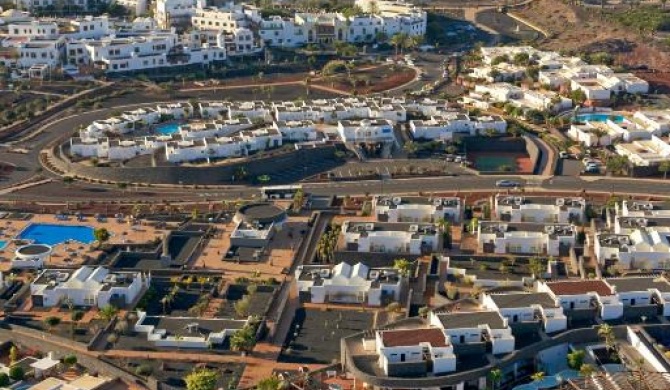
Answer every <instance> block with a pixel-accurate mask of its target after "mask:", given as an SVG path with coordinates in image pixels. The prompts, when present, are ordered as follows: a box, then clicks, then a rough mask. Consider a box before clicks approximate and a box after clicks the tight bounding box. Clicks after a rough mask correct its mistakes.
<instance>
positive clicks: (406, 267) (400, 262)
mask: <svg viewBox="0 0 670 390" xmlns="http://www.w3.org/2000/svg"><path fill="white" fill-rule="evenodd" d="M393 269H395V270H397V271H398V272H399V273H400V275H402V276H408V275H409V273H410V271H411V269H412V263H411V262H410V261H409V260H407V259H404V258H400V259H395V260H393Z"/></svg>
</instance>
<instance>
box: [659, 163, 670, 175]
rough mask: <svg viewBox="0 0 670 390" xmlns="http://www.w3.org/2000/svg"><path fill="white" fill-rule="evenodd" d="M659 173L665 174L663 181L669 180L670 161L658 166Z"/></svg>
mask: <svg viewBox="0 0 670 390" xmlns="http://www.w3.org/2000/svg"><path fill="white" fill-rule="evenodd" d="M658 171H659V172H663V179H667V178H668V171H670V160H665V161H663V162H661V164H660V165H659V166H658Z"/></svg>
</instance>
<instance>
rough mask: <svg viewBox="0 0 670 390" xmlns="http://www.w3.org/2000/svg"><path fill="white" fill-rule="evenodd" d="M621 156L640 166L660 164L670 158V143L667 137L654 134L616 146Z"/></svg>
mask: <svg viewBox="0 0 670 390" xmlns="http://www.w3.org/2000/svg"><path fill="white" fill-rule="evenodd" d="M614 150H615V151H616V153H617V154H619V155H620V156H624V157H626V158H628V161H630V162H631V164H633V165H636V166H640V167H649V166H657V165H660V164H661V163H662V162H664V161H668V160H670V143H669V142H668V139H666V138H660V137H657V136H652V137H651V139H648V140H637V141H633V142H631V143H621V144H617V145H615V146H614Z"/></svg>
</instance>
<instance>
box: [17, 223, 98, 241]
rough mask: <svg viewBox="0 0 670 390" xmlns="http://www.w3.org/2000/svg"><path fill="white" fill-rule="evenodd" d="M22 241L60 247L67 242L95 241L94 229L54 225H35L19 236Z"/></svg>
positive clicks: (28, 227)
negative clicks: (59, 245)
mask: <svg viewBox="0 0 670 390" xmlns="http://www.w3.org/2000/svg"><path fill="white" fill-rule="evenodd" d="M18 238H20V239H22V240H31V241H32V242H34V243H36V244H47V245H58V244H62V243H63V242H66V241H71V240H72V241H77V242H81V243H82V244H90V243H92V242H93V241H95V237H94V236H93V228H92V227H90V226H75V225H53V224H43V223H33V224H30V225H28V226H27V227H26V228H25V229H23V231H22V232H21V233H20V234H19V235H18Z"/></svg>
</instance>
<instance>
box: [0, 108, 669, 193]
mask: <svg viewBox="0 0 670 390" xmlns="http://www.w3.org/2000/svg"><path fill="white" fill-rule="evenodd" d="M157 103H158V102H156V103H146V104H141V105H129V106H119V107H115V108H105V109H100V110H94V111H89V112H85V113H81V114H77V115H72V116H68V117H65V118H62V119H60V120H58V121H56V122H53V123H51V124H50V125H48V126H45V127H44V128H43V129H40V131H39V133H35V134H33V135H32V136H31V137H30V139H29V140H26V141H18V142H17V143H16V144H14V145H13V146H14V147H23V148H26V149H28V153H27V154H17V153H11V152H9V150H8V149H7V148H5V149H2V150H0V160H3V161H8V162H11V163H15V164H16V165H17V166H19V167H21V170H20V171H19V172H17V173H16V174H17V176H19V177H20V178H21V180H24V177H29V176H32V175H34V174H35V173H36V172H37V169H38V168H39V167H40V163H39V153H40V150H41V149H43V148H44V147H45V146H47V145H48V144H49V143H51V142H53V141H54V140H55V139H57V138H59V137H62V136H65V135H67V134H70V133H72V132H73V130H74V129H76V128H78V127H79V126H80V125H81V124H86V123H90V122H91V121H93V120H96V119H102V118H105V117H107V116H109V114H110V112H111V111H114V110H118V109H123V108H127V107H140V106H155V105H156V104H157ZM40 174H41V175H43V176H46V177H47V178H53V179H55V180H54V182H53V183H51V184H45V185H41V186H36V187H33V188H27V189H24V190H20V191H17V192H14V193H8V194H5V195H3V199H6V200H21V201H22V200H27V199H30V200H35V201H41V202H49V201H52V202H66V201H85V200H116V201H118V200H122V199H124V200H125V199H127V200H128V201H134V200H147V199H148V198H152V199H163V200H172V201H178V200H183V201H198V200H200V201H203V200H206V199H207V200H216V199H220V198H238V197H247V196H251V195H254V194H258V188H254V187H245V186H227V187H211V188H209V189H200V190H198V191H193V189H190V188H157V187H151V188H146V187H144V188H140V189H138V190H127V191H123V192H122V191H121V190H119V189H118V188H116V187H115V186H109V185H100V184H92V183H86V182H77V183H75V184H73V185H72V186H71V187H66V186H63V185H62V183H61V182H60V179H59V178H58V177H57V176H56V175H53V174H52V173H50V172H48V171H46V170H44V171H43V172H41V173H40ZM501 178H510V179H514V180H519V181H522V182H525V183H526V184H527V187H529V188H528V189H529V190H530V189H531V188H532V189H537V190H540V191H542V190H547V191H567V192H572V191H574V192H575V193H578V192H581V191H582V190H586V191H589V192H615V193H623V194H631V193H635V194H653V195H667V194H670V181H667V182H666V181H662V180H641V179H626V178H607V177H598V178H589V179H587V180H584V179H581V178H579V177H568V176H561V177H555V178H547V177H544V178H543V177H539V176H535V177H530V176H529V177H515V176H504V177H503V176H497V175H496V176H476V175H463V176H453V177H452V176H450V177H437V178H435V177H425V178H411V179H389V180H385V181H384V183H383V185H382V182H381V181H378V180H372V181H352V182H330V183H306V184H305V185H304V187H305V189H306V190H307V191H309V192H311V193H314V194H317V195H330V194H342V195H358V194H365V193H372V194H374V193H381V192H389V193H411V192H417V191H423V192H438V191H483V190H495V182H496V180H499V179H501ZM11 184H13V183H12V182H6V183H5V186H3V187H5V188H6V187H7V186H8V185H11Z"/></svg>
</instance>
